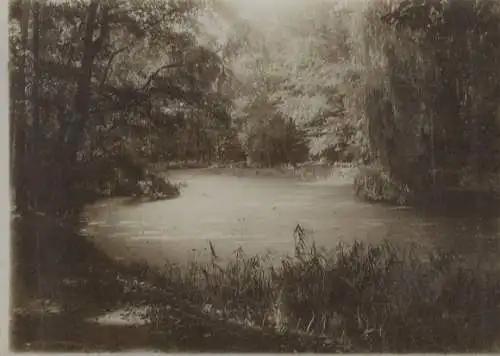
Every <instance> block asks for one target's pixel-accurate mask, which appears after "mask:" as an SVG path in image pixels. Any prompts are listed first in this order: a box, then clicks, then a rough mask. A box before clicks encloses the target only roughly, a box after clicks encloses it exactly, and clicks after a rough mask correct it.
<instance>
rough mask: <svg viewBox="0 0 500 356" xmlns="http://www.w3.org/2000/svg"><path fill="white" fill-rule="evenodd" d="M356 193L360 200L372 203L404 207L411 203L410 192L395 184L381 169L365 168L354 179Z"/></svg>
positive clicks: (404, 187)
mask: <svg viewBox="0 0 500 356" xmlns="http://www.w3.org/2000/svg"><path fill="white" fill-rule="evenodd" d="M353 185H354V192H355V194H356V196H358V197H359V198H361V199H363V200H366V201H371V202H387V203H391V204H398V205H404V204H408V203H409V202H410V191H409V189H408V188H407V187H406V186H404V185H398V184H396V183H394V182H393V181H392V180H391V179H390V177H389V176H388V175H387V174H386V173H385V172H384V171H383V170H381V169H380V168H376V167H364V168H361V169H360V170H359V173H358V174H357V175H356V176H355V177H354V182H353Z"/></svg>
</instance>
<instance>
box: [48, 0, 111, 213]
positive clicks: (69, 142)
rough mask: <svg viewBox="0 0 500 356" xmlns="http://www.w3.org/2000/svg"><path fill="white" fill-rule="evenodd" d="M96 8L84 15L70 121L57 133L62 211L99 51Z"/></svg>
mask: <svg viewBox="0 0 500 356" xmlns="http://www.w3.org/2000/svg"><path fill="white" fill-rule="evenodd" d="M98 8H99V2H98V1H97V0H92V1H91V3H90V5H89V8H88V12H87V19H86V25H85V35H84V39H83V55H82V64H81V70H80V75H79V78H78V82H77V90H76V94H75V98H74V113H73V115H72V118H71V119H70V120H66V121H64V122H63V125H62V127H61V132H60V147H61V149H60V152H61V155H62V157H61V161H60V162H61V167H60V169H61V171H60V173H59V177H58V179H57V180H58V182H59V184H57V183H56V187H55V188H56V191H55V192H54V193H56V194H58V199H57V200H59V201H58V202H57V205H58V208H59V209H61V208H62V210H64V211H66V210H68V208H69V209H71V208H72V207H71V206H68V205H67V203H70V202H68V201H67V200H68V197H69V195H70V193H71V189H72V187H71V186H72V181H73V178H74V177H73V173H74V172H73V170H74V168H75V164H76V161H77V154H78V149H79V147H80V143H81V138H82V137H83V134H82V132H83V130H84V128H85V124H86V123H87V122H88V120H89V105H90V86H91V79H92V66H93V63H94V58H95V55H96V53H97V51H98V48H96V47H97V46H96V44H95V43H94V41H93V35H94V30H95V28H96V21H97V11H98ZM105 11H106V10H105ZM101 35H102V33H101Z"/></svg>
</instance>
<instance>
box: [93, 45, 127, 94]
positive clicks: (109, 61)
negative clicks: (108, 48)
mask: <svg viewBox="0 0 500 356" xmlns="http://www.w3.org/2000/svg"><path fill="white" fill-rule="evenodd" d="M126 49H128V46H125V47H122V48H120V49H118V50H116V51H114V52H112V53H111V54H110V55H109V59H108V63H107V66H106V69H105V70H104V74H103V77H102V79H101V83H100V85H99V86H100V87H101V88H102V87H103V86H104V83H106V80H107V79H108V75H109V70H110V68H111V63H112V62H113V61H114V60H115V58H116V56H117V55H119V54H120V53H122V52H123V51H125V50H126Z"/></svg>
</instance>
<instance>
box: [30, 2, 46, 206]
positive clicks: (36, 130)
mask: <svg viewBox="0 0 500 356" xmlns="http://www.w3.org/2000/svg"><path fill="white" fill-rule="evenodd" d="M41 11H42V9H41V4H40V2H39V1H35V2H34V4H33V35H32V37H33V38H32V47H31V51H32V54H33V84H32V89H31V113H32V122H33V126H32V127H33V128H32V130H31V132H30V133H31V134H30V137H29V146H28V147H29V152H28V158H29V166H30V169H32V170H33V174H31V175H30V182H29V187H30V188H32V189H31V193H32V194H33V196H32V197H31V199H32V202H31V203H32V204H34V207H35V208H36V207H38V205H39V200H40V197H39V194H38V190H36V189H34V187H36V186H37V185H38V186H40V185H45V181H44V179H43V178H44V176H43V172H41V170H40V168H41V167H40V163H41V161H40V156H39V153H40V150H41V149H42V147H41V144H42V143H41V142H40V140H41V134H40V36H41V35H40V32H41V31H40V16H41ZM40 174H42V175H40ZM40 179H41V181H40Z"/></svg>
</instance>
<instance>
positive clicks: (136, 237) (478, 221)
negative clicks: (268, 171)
mask: <svg viewBox="0 0 500 356" xmlns="http://www.w3.org/2000/svg"><path fill="white" fill-rule="evenodd" d="M172 177H173V178H174V179H176V180H181V181H184V182H185V183H187V187H185V188H184V189H183V191H182V195H181V197H180V198H177V199H173V200H166V201H156V202H146V203H132V202H130V200H128V199H110V200H107V201H103V202H99V203H97V204H95V205H93V206H90V207H89V208H88V209H87V212H86V214H87V216H88V219H89V225H88V226H87V229H86V230H87V232H88V233H89V234H90V235H92V236H93V237H95V241H96V243H97V245H98V246H99V247H101V248H103V249H104V250H105V251H106V252H107V253H108V254H109V255H111V256H112V257H114V258H117V259H126V260H128V259H134V260H147V261H148V262H149V263H152V264H156V265H162V264H163V263H164V262H165V261H166V260H167V259H168V260H169V261H174V262H184V261H186V260H188V259H190V258H192V257H193V256H195V255H196V256H197V257H198V258H204V257H206V256H208V241H209V240H210V241H212V243H213V245H214V246H215V249H216V252H217V254H218V255H219V257H222V258H225V257H228V256H230V255H231V254H233V253H234V251H235V250H236V249H237V248H238V247H242V248H243V249H244V251H245V252H246V253H247V254H255V253H267V252H271V253H273V254H278V255H279V254H286V253H292V252H293V248H294V243H293V230H294V228H295V227H296V226H297V224H300V225H301V226H302V227H303V228H304V229H305V230H306V232H308V235H309V236H310V238H312V239H314V241H315V242H316V244H317V245H318V246H321V247H324V248H326V249H330V248H334V247H336V246H337V245H338V244H339V243H340V242H343V243H347V244H350V243H352V242H354V241H355V240H358V241H363V242H366V243H374V244H375V243H378V242H381V241H383V240H388V241H390V242H392V243H394V244H396V245H400V246H410V245H412V244H417V245H419V246H424V247H425V248H428V249H436V248H439V249H444V250H448V251H453V252H457V253H459V254H462V255H465V256H471V257H475V258H477V259H481V260H483V261H485V260H488V259H491V261H496V260H497V258H496V256H498V253H499V251H500V236H499V233H498V231H499V229H498V228H499V226H500V219H499V218H498V217H492V216H488V217H486V216H484V217H482V216H481V214H475V215H476V216H475V217H471V216H468V215H467V214H465V215H462V216H460V215H454V216H446V215H445V214H436V213H426V212H425V211H416V210H414V209H410V208H398V207H390V206H383V205H375V204H369V203H365V202H361V201H359V200H357V199H356V198H355V197H354V196H353V194H352V188H351V185H350V183H349V181H348V180H342V179H338V178H331V179H326V180H320V181H316V182H304V181H300V180H298V179H294V178H276V177H259V176H256V177H235V176H231V175H224V174H222V175H221V174H214V173H211V172H210V171H206V170H186V171H176V172H174V173H173V174H172ZM490 215H491V214H490Z"/></svg>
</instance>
